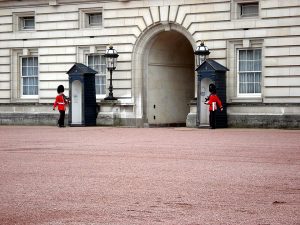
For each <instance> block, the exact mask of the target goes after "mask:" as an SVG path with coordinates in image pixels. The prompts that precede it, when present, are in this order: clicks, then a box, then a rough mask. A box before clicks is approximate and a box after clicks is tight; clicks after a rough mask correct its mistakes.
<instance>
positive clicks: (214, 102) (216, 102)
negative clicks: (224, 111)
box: [207, 95, 222, 111]
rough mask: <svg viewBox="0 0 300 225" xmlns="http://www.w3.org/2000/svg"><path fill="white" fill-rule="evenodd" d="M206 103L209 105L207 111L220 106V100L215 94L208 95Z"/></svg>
mask: <svg viewBox="0 0 300 225" xmlns="http://www.w3.org/2000/svg"><path fill="white" fill-rule="evenodd" d="M207 104H208V105H209V111H216V110H217V107H219V108H222V103H221V100H220V99H219V97H218V96H217V95H210V96H209V100H208V102H207Z"/></svg>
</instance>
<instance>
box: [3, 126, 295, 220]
mask: <svg viewBox="0 0 300 225" xmlns="http://www.w3.org/2000/svg"><path fill="white" fill-rule="evenodd" d="M0 138H1V139H0V161H1V164H0V224H1V225H6V224H22V225H24V224H25V225H27V224H39V225H40V224H41V225H46V224H47V225H48V224H51V225H54V224H55V225H62V224H71V225H81V224H107V225H135V224H137V225H139V224H141V225H146V224H151V225H152V224H154V225H156V224H161V225H171V224H172V225H225V224H228V225H235V224H236V225H299V224H300V207H299V206H300V176H299V175H300V130H264V129H217V130H205V129H189V128H144V129H142V128H106V127H82V128H69V127H68V128H64V129H59V128H57V127H29V126H28V127H22V126H0Z"/></svg>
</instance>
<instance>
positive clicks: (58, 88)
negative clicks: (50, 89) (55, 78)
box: [57, 85, 65, 93]
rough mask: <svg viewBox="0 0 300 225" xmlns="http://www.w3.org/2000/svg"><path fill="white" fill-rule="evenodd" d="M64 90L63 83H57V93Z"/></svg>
mask: <svg viewBox="0 0 300 225" xmlns="http://www.w3.org/2000/svg"><path fill="white" fill-rule="evenodd" d="M64 91H65V87H64V86H63V85H59V86H58V87H57V93H61V92H64Z"/></svg>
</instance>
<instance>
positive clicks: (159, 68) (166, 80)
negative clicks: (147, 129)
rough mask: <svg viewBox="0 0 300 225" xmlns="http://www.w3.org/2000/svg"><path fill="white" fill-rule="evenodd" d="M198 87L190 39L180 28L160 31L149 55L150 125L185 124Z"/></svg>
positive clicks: (148, 103) (148, 95)
mask: <svg viewBox="0 0 300 225" xmlns="http://www.w3.org/2000/svg"><path fill="white" fill-rule="evenodd" d="M194 88H195V72H194V51H193V48H192V46H191V44H190V42H189V41H188V39H187V38H186V37H185V36H184V35H182V34H180V33H179V32H176V31H165V32H162V33H160V34H158V35H157V36H156V37H155V40H154V41H153V43H152V45H151V46H150V50H149V56H148V73H147V119H148V123H149V125H161V126H164V125H185V122H186V118H187V115H188V113H189V102H190V101H191V100H192V99H193V98H194V93H195V92H194Z"/></svg>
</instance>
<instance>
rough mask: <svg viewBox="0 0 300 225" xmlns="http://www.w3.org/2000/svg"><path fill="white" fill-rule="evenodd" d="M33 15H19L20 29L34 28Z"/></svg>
mask: <svg viewBox="0 0 300 225" xmlns="http://www.w3.org/2000/svg"><path fill="white" fill-rule="evenodd" d="M34 27H35V26H34V17H33V16H30V17H20V30H34Z"/></svg>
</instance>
